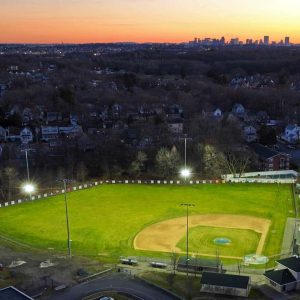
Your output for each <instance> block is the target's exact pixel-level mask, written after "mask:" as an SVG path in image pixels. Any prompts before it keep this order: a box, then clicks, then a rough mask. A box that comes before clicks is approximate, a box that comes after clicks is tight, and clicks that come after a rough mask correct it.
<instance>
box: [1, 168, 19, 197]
mask: <svg viewBox="0 0 300 300" xmlns="http://www.w3.org/2000/svg"><path fill="white" fill-rule="evenodd" d="M17 175H18V173H17V171H16V170H15V169H14V168H12V167H6V168H4V169H3V170H2V172H1V173H0V182H1V195H2V197H3V198H4V200H6V201H11V200H12V198H13V197H14V196H15V194H16V189H15V188H16V186H17V184H16V183H17Z"/></svg>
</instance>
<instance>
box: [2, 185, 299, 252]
mask: <svg viewBox="0 0 300 300" xmlns="http://www.w3.org/2000/svg"><path fill="white" fill-rule="evenodd" d="M182 202H191V203H194V204H195V207H193V208H191V210H190V213H191V214H195V215H196V214H206V213H215V214H241V215H250V216H256V217H263V218H267V219H270V220H272V225H271V229H270V234H269V235H268V238H267V243H266V246H265V249H264V254H265V255H272V254H277V253H279V252H280V249H281V242H282V236H283V232H284V227H285V222H286V218H287V217H288V216H294V214H293V204H292V194H291V187H290V186H289V185H280V186H278V185H263V184H226V185H225V184H224V185H222V184H220V185H197V186H175V185H174V186H173V185H161V186H159V185H155V186H151V185H101V186H98V187H95V188H92V189H87V190H80V191H77V192H73V193H70V194H68V203H69V215H70V229H71V239H72V250H73V253H76V254H78V255H85V256H89V255H92V256H94V255H95V256H96V255H104V256H107V257H110V258H116V257H118V256H119V255H134V254H136V255H140V254H142V255H146V254H147V255H148V254H151V255H156V256H157V255H162V254H158V253H147V252H143V251H135V250H134V249H133V240H134V237H135V235H136V234H137V233H138V232H139V231H141V230H142V229H143V228H145V227H146V226H148V225H150V224H153V223H156V222H159V221H162V220H166V219H171V218H175V217H182V216H185V213H186V211H185V209H184V208H183V207H181V206H180V203H182ZM0 234H2V235H5V236H9V237H10V238H13V239H15V240H17V241H20V242H22V243H26V244H28V245H31V246H34V247H36V248H40V249H48V248H54V251H65V249H66V220H65V207H64V200H63V195H60V196H56V197H52V198H49V199H44V200H39V201H33V202H28V203H24V204H22V205H16V206H10V207H5V208H1V209H0Z"/></svg>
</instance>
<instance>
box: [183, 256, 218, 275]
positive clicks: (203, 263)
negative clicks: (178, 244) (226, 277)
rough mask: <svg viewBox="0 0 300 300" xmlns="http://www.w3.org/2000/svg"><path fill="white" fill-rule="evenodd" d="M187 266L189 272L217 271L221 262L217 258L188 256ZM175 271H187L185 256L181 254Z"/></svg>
mask: <svg viewBox="0 0 300 300" xmlns="http://www.w3.org/2000/svg"><path fill="white" fill-rule="evenodd" d="M188 268H189V272H190V273H202V272H205V271H207V272H219V271H220V269H221V264H220V261H219V260H218V259H204V258H194V257H192V258H189V263H188ZM177 271H179V272H186V271H187V261H186V256H181V257H180V258H179V260H178V263H177Z"/></svg>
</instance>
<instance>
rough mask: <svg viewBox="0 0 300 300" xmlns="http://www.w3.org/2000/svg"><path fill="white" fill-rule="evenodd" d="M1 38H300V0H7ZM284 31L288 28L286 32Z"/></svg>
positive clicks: (10, 40) (17, 40) (298, 40)
mask: <svg viewBox="0 0 300 300" xmlns="http://www.w3.org/2000/svg"><path fill="white" fill-rule="evenodd" d="M1 2H2V3H1V11H0V28H1V31H0V43H61V42H64V43H92V42H118V41H133V42H184V41H188V40H190V39H191V37H193V36H203V37H205V36H210V37H212V38H220V36H224V37H225V38H226V39H227V40H228V39H230V38H232V37H235V36H238V37H239V38H240V39H241V40H243V41H246V39H248V38H252V39H253V40H256V39H257V40H259V39H261V37H262V36H264V35H266V34H267V35H269V36H270V38H271V39H272V40H276V41H280V40H281V39H284V37H285V36H290V38H291V40H292V41H293V42H294V43H300V20H299V17H298V13H297V12H298V11H299V9H300V3H299V2H298V1H297V0H287V1H284V2H283V1H279V0H266V1H264V2H263V3H261V1H258V0H253V1H251V3H241V2H240V1H237V0H228V1H226V3H225V1H218V0H211V1H204V0H202V1H201V0H188V1H182V0H173V1H170V0H155V1H149V0H140V1H136V0H111V1H109V2H108V1H99V0H87V1H79V0H64V1H63V0H52V1H50V0H44V1H42V3H41V1H36V0H27V1H26V3H25V4H24V3H22V1H20V0H2V1H1ZM283 32H284V34H283Z"/></svg>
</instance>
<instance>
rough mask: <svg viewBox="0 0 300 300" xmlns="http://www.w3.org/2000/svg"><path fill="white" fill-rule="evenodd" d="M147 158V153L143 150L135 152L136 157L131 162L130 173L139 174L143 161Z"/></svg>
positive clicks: (142, 167)
mask: <svg viewBox="0 0 300 300" xmlns="http://www.w3.org/2000/svg"><path fill="white" fill-rule="evenodd" d="M147 160H148V157H147V154H146V153H145V152H143V151H139V152H138V153H137V156H136V159H135V160H134V161H133V162H132V163H131V166H130V173H131V174H133V175H136V176H139V175H140V174H141V171H142V170H143V169H144V168H145V163H146V161H147Z"/></svg>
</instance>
